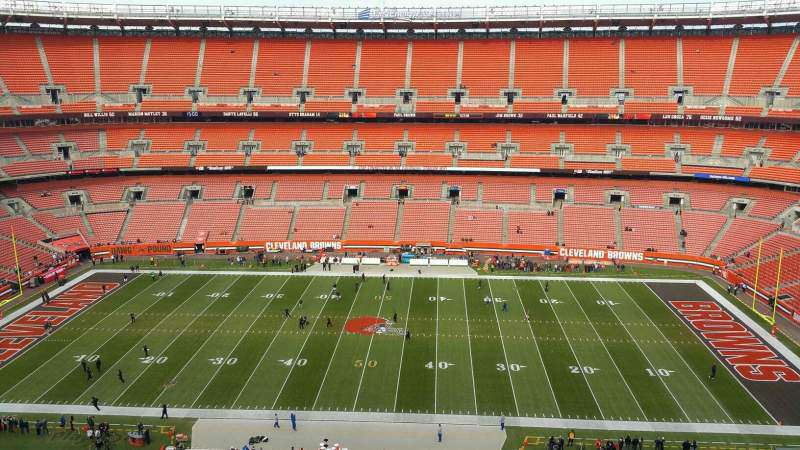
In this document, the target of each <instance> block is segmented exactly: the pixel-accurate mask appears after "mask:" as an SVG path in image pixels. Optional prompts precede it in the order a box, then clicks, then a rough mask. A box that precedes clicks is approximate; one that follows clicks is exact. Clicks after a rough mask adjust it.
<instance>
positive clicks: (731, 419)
mask: <svg viewBox="0 0 800 450" xmlns="http://www.w3.org/2000/svg"><path fill="white" fill-rule="evenodd" d="M617 284H619V281H618V282H617ZM642 284H644V285H645V286H647V289H649V290H650V292H652V293H653V295H655V296H656V298H657V299H659V300H660V301H661V303H662V304H663V303H664V299H663V298H661V297H660V296H659V295H658V294H656V293H655V291H654V290H653V289H652V288H651V287H650V285H648V284H647V283H642ZM619 287H620V288H621V289H622V290H623V291H625V295H626V296H627V297H628V298H630V299H631V302H633V303H634V304H635V305H636V307H637V308H638V309H639V311H641V312H642V314H644V315H645V317H647V320H648V321H649V322H650V324H651V325H653V328H655V329H656V331H658V334H660V335H661V337H662V338H664V340H665V341H667V342H668V343H669V345H670V347H672V350H674V351H675V353H676V354H677V355H678V358H680V359H681V361H683V365H685V366H686V368H687V369H689V372H691V373H692V375H694V377H695V378H696V379H697V382H698V383H700V385H701V386H703V389H705V390H706V392H708V395H709V396H710V397H711V398H713V399H714V403H716V404H717V406H719V409H720V410H722V412H723V413H725V416H727V417H728V420H730V421H731V423H734V421H733V417H731V415H730V414H728V411H726V410H725V408H724V407H723V406H722V404H721V403H720V402H719V400H718V399H717V397H716V396H715V395H714V394H712V393H711V390H710V389H708V386H706V384H705V383H703V380H701V379H700V377H698V376H697V374H696V373H695V372H694V370H692V367H691V366H689V363H687V362H686V360H685V359H683V355H681V354H680V352H678V349H676V348H675V346H674V345H673V344H672V341H670V340H669V339H667V337H666V336H664V333H662V332H661V328H659V327H657V326H656V324H655V323H654V322H653V319H651V318H650V316H649V315H647V313H646V312H644V310H643V309H642V307H641V306H639V303H637V302H636V300H634V299H633V297H631V296H630V294H628V291H626V290H625V288H623V287H622V285H621V284H620V285H619ZM664 306H666V304H664ZM667 308H669V306H667ZM692 334H694V333H692ZM723 365H724V364H723Z"/></svg>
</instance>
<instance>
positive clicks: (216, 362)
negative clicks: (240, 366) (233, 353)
mask: <svg viewBox="0 0 800 450" xmlns="http://www.w3.org/2000/svg"><path fill="white" fill-rule="evenodd" d="M208 361H209V362H210V363H211V364H213V365H215V366H221V365H223V364H224V365H226V366H232V365H234V364H236V363H237V362H239V359H238V358H221V357H217V358H208Z"/></svg>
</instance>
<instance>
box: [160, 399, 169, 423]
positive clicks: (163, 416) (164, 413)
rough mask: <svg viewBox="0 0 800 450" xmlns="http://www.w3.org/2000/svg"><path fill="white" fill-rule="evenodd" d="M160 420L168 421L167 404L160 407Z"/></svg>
mask: <svg viewBox="0 0 800 450" xmlns="http://www.w3.org/2000/svg"><path fill="white" fill-rule="evenodd" d="M161 419H162V420H163V419H169V414H167V404H166V403H163V404H162V405H161Z"/></svg>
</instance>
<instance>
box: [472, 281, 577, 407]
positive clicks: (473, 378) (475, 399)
mask: <svg viewBox="0 0 800 450" xmlns="http://www.w3.org/2000/svg"><path fill="white" fill-rule="evenodd" d="M461 290H462V292H463V293H464V319H466V321H467V348H468V349H469V372H470V373H471V374H472V400H473V402H474V403H475V414H478V394H477V393H476V392H475V369H474V367H473V365H472V338H471V337H470V335H469V314H467V287H466V286H465V282H464V279H463V278H462V279H461ZM548 383H549V380H548ZM559 415H561V414H559Z"/></svg>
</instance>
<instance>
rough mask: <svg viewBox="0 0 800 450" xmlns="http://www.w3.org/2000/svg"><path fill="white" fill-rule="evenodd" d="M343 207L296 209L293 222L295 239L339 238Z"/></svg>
mask: <svg viewBox="0 0 800 450" xmlns="http://www.w3.org/2000/svg"><path fill="white" fill-rule="evenodd" d="M344 213H345V209H344V208H307V207H302V208H300V209H298V210H297V220H296V221H295V224H294V230H292V231H293V232H294V239H296V240H306V239H307V240H327V239H333V240H336V239H339V238H341V235H342V227H343V226H344Z"/></svg>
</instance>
